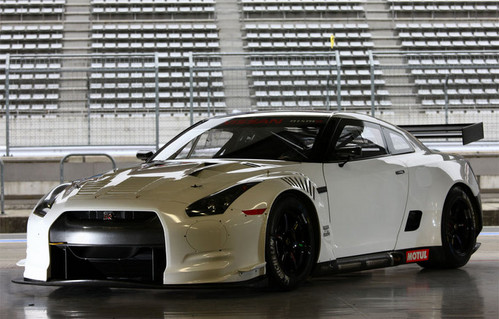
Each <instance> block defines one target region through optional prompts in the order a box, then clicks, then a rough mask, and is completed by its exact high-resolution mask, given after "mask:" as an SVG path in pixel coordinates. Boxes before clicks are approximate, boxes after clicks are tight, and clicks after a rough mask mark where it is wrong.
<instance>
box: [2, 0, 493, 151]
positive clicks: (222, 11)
mask: <svg viewBox="0 0 499 319" xmlns="http://www.w3.org/2000/svg"><path fill="white" fill-rule="evenodd" d="M331 36H334V46H333V47H332V43H331ZM0 104H1V108H0V116H1V120H0V123H1V124H0V125H1V127H0V141H2V142H0V144H2V143H3V141H6V144H7V145H6V147H7V148H9V147H26V146H73V145H90V146H92V145H117V144H118V145H154V144H156V145H158V143H159V141H158V140H160V141H161V143H162V142H163V141H164V140H166V139H168V138H169V137H171V136H172V135H173V134H175V132H177V131H178V130H179V129H181V128H183V127H185V126H187V125H188V124H189V123H190V121H192V120H196V119H198V118H202V117H206V116H208V115H209V114H220V113H228V112H233V111H247V110H278V109H279V110H282V109H284V110H297V109H307V110H310V109H313V110H324V109H329V110H347V111H355V112H364V113H369V114H374V115H376V116H379V117H382V118H386V119H388V120H390V121H394V122H397V123H407V122H414V121H416V122H420V123H427V122H443V121H444V118H446V117H447V118H450V121H462V120H463V119H464V120H466V119H471V120H473V121H474V120H481V121H485V122H486V123H490V124H491V125H486V139H487V140H492V141H497V140H499V130H498V129H497V128H496V127H497V124H499V123H497V122H498V120H497V115H496V114H497V108H498V107H499V1H483V0H482V1H478V0H476V1H459V0H458V1H456V0H454V1H442V0H441V1H405V0H383V1H381V0H377V1H355V0H341V1H336V0H335V1H332V0H320V1H319V0H305V1H294V0H267V1H263V0H106V1H104V0H33V1H28V0H0ZM444 113H445V117H444ZM449 116H450V117H449ZM158 118H159V119H160V120H158ZM468 121H470V120H468ZM67 131H71V134H67V133H64V132H67ZM154 131H156V134H155V133H154ZM40 132H43V133H40ZM61 132H62V133H61Z"/></svg>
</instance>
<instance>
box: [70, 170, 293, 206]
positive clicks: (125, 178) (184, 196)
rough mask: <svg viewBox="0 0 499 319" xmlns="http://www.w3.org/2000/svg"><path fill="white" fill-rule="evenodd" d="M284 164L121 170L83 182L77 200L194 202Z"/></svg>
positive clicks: (264, 174)
mask: <svg viewBox="0 0 499 319" xmlns="http://www.w3.org/2000/svg"><path fill="white" fill-rule="evenodd" d="M290 165H292V163H290V162H281V161H251V162H249V161H226V160H209V161H167V162H159V163H149V164H143V165H140V166H137V167H133V168H128V169H119V170H116V171H113V172H110V173H107V174H104V175H102V176H100V177H97V178H93V179H90V180H87V181H83V182H80V183H79V185H78V187H77V188H78V191H77V192H76V193H75V194H74V195H73V197H74V198H75V199H78V198H79V199H83V198H86V199H88V198H95V199H105V198H126V199H133V198H137V199H138V198H141V199H154V200H167V201H176V202H183V203H191V202H193V201H195V200H197V199H200V198H203V197H205V196H208V195H210V194H212V193H214V192H217V191H219V190H222V189H225V188H227V187H230V186H232V185H234V184H237V183H244V182H246V181H250V180H251V181H254V180H259V179H262V178H265V177H267V176H269V174H271V173H272V174H275V173H277V172H282V171H283V170H287V169H285V168H284V167H287V168H289V166H290Z"/></svg>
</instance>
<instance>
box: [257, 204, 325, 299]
mask: <svg viewBox="0 0 499 319" xmlns="http://www.w3.org/2000/svg"><path fill="white" fill-rule="evenodd" d="M316 246H317V243H316V237H315V233H314V226H313V223H312V219H311V215H310V211H309V210H308V209H307V208H306V206H305V205H304V204H303V203H302V202H300V201H299V200H298V199H297V198H295V197H293V196H286V197H283V198H281V199H279V200H278V202H276V204H274V206H273V207H272V210H271V212H270V216H269V220H268V224H267V233H266V241H265V260H266V261H267V266H266V270H267V277H268V279H269V286H270V287H271V288H274V289H278V290H291V289H293V288H295V287H296V286H298V285H300V284H301V283H303V282H304V281H306V280H307V279H308V277H309V275H310V273H311V271H312V269H313V267H314V265H315V262H316Z"/></svg>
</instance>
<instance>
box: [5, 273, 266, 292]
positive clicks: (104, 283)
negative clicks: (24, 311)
mask: <svg viewBox="0 0 499 319" xmlns="http://www.w3.org/2000/svg"><path fill="white" fill-rule="evenodd" d="M264 280H265V276H262V277H258V278H254V279H250V280H248V281H241V282H229V283H205V284H182V285H159V284H149V283H140V282H130V281H120V280H96V279H78V280H50V281H39V280H31V279H26V278H17V279H13V280H12V282H13V283H15V284H21V285H35V286H48V287H106V288H131V289H214V288H222V289H223V288H235V287H259V286H261V285H262V282H263V281H264Z"/></svg>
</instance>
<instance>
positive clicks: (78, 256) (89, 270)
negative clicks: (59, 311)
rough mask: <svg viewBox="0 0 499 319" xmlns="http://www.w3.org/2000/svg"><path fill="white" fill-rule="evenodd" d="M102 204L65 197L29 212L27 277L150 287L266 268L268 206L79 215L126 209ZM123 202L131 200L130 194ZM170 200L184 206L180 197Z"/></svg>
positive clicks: (226, 278) (218, 279)
mask: <svg viewBox="0 0 499 319" xmlns="http://www.w3.org/2000/svg"><path fill="white" fill-rule="evenodd" d="M100 204H101V205H100V206H99V210H97V209H95V210H92V209H90V210H89V208H88V204H87V205H85V206H83V205H80V206H79V207H75V206H72V207H64V205H61V206H60V207H54V208H53V209H52V210H51V211H50V212H49V213H48V214H47V215H46V216H45V217H43V218H42V217H39V216H36V215H32V216H30V219H29V221H28V248H27V259H26V266H25V272H24V279H23V280H21V281H22V283H27V284H37V285H39V284H42V283H43V284H44V285H61V284H64V285H66V284H69V285H80V284H90V285H94V284H95V283H97V282H99V283H100V282H102V285H104V286H116V285H118V286H120V287H121V286H123V285H124V286H127V285H128V284H129V285H131V286H133V287H135V286H136V285H139V286H141V285H143V286H144V287H149V286H151V285H152V286H157V285H160V286H161V285H169V286H170V285H173V286H175V285H185V284H189V285H195V284H207V283H208V284H210V283H230V282H246V281H248V280H252V279H255V278H258V277H261V276H263V275H264V274H265V261H264V258H265V257H264V248H263V247H264V242H263V241H262V240H264V238H265V236H264V231H265V227H262V226H263V224H264V223H265V221H266V216H265V214H264V215H258V216H246V215H245V214H243V213H242V210H239V209H235V208H231V209H230V211H228V212H227V213H226V214H223V215H217V216H214V217H210V216H207V217H200V218H189V217H187V216H185V217H179V215H181V214H168V213H165V212H158V210H155V209H154V208H151V207H150V209H144V208H143V207H144V205H142V209H144V210H139V209H138V208H137V207H136V208H135V210H132V211H130V210H128V211H127V213H126V214H131V212H135V214H145V213H147V214H153V215H154V218H153V219H154V220H155V222H152V221H151V220H150V218H143V219H142V220H140V222H136V221H133V220H128V221H127V220H126V218H125V220H122V221H120V220H119V218H118V219H113V218H115V217H109V216H108V217H109V218H112V219H111V220H107V221H106V220H98V221H96V220H93V221H88V220H84V219H78V218H76V217H75V216H76V215H75V214H79V213H81V212H83V213H84V215H89V214H94V215H99V216H101V217H98V219H99V218H100V219H102V216H104V214H103V213H104V212H120V214H121V213H123V212H124V211H122V210H119V209H117V208H116V207H113V206H111V205H107V206H106V205H102V202H101V203H100ZM133 204H135V205H137V203H133ZM123 206H125V207H129V209H133V208H134V207H133V206H134V205H132V201H131V202H130V203H123ZM82 207H87V208H86V209H87V210H85V211H83V210H82V209H81V208H82ZM165 207H169V209H170V210H172V211H183V210H184V209H185V205H184V204H180V203H169V204H168V205H165ZM75 212H76V213H75ZM99 212H100V213H99ZM158 234H160V235H158ZM21 281H19V283H21ZM117 283H120V284H117Z"/></svg>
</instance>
